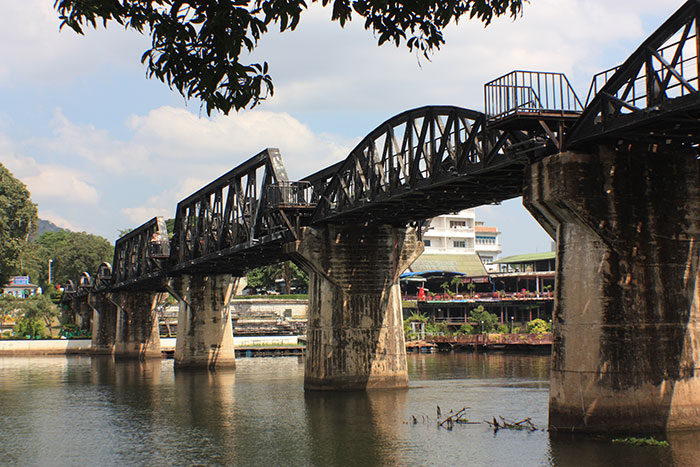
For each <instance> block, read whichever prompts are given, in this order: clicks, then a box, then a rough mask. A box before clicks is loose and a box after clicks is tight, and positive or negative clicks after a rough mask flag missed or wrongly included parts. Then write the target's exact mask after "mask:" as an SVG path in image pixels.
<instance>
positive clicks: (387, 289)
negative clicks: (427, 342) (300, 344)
mask: <svg viewBox="0 0 700 467" xmlns="http://www.w3.org/2000/svg"><path fill="white" fill-rule="evenodd" d="M289 247H290V248H289V250H290V251H289V253H291V254H292V257H293V258H294V259H295V261H296V262H298V263H300V264H302V265H303V266H304V268H305V269H306V270H307V271H310V276H309V320H308V329H307V348H306V359H305V365H306V367H305V375H304V388H305V389H307V390H309V389H311V390H315V389H322V390H351V389H354V390H365V389H371V388H402V387H406V386H407V385H408V373H407V367H406V347H405V342H404V335H403V316H402V310H401V293H400V289H399V285H398V280H399V275H400V274H401V273H402V272H403V271H404V270H405V269H406V268H407V267H408V266H409V265H410V264H411V263H412V262H413V261H415V260H416V258H418V256H420V254H421V253H422V251H423V244H422V243H421V242H419V241H418V237H417V235H416V231H415V229H412V228H397V227H392V226H389V225H381V226H357V225H352V226H338V225H328V226H325V227H320V228H312V227H306V228H304V230H303V233H302V240H301V241H300V242H297V243H295V244H292V245H289ZM292 250H293V251H292Z"/></svg>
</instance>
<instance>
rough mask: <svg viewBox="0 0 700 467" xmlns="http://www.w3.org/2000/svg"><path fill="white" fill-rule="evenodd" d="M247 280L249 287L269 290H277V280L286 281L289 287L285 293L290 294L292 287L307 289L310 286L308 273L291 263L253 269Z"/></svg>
mask: <svg viewBox="0 0 700 467" xmlns="http://www.w3.org/2000/svg"><path fill="white" fill-rule="evenodd" d="M246 279H247V281H248V286H249V287H252V288H254V289H267V290H270V289H275V288H276V286H277V282H276V281H277V279H284V282H285V285H286V286H287V290H286V291H285V293H290V290H289V287H291V286H297V287H298V286H302V287H307V286H308V284H309V278H308V276H307V275H306V273H305V272H304V271H303V270H302V269H300V268H299V267H298V266H297V265H296V264H294V263H292V262H291V261H287V262H285V263H277V264H271V265H269V266H263V267H259V268H255V269H252V270H251V271H250V272H249V273H248V274H247V275H246Z"/></svg>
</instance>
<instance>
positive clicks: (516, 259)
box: [494, 251, 557, 264]
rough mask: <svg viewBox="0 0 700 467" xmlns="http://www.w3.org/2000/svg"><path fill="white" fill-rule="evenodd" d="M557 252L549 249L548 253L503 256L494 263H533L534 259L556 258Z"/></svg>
mask: <svg viewBox="0 0 700 467" xmlns="http://www.w3.org/2000/svg"><path fill="white" fill-rule="evenodd" d="M556 256H557V254H556V252H554V251H548V252H546V253H530V254H527V255H515V256H508V257H506V258H501V259H499V260H496V261H494V263H499V264H513V263H531V262H533V261H542V260H545V259H554V258H556Z"/></svg>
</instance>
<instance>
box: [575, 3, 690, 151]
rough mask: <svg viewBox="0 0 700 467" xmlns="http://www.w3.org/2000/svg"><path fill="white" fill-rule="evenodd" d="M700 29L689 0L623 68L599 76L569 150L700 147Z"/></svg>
mask: <svg viewBox="0 0 700 467" xmlns="http://www.w3.org/2000/svg"><path fill="white" fill-rule="evenodd" d="M699 29H700V1H698V0H689V1H687V2H686V3H685V4H684V5H683V6H682V7H681V8H679V9H678V10H677V11H676V12H675V13H674V14H673V15H672V16H671V17H670V18H669V19H668V20H667V21H666V22H665V23H664V24H662V25H661V26H660V27H659V28H658V29H657V30H656V31H654V33H653V34H652V35H651V36H649V37H648V38H647V39H646V40H645V41H644V42H643V43H642V45H641V46H640V47H639V48H638V49H637V50H636V51H635V52H634V53H633V54H632V55H630V57H629V58H628V59H627V60H626V61H625V62H624V63H623V64H622V65H620V66H617V67H615V68H611V69H609V70H606V71H603V72H601V73H598V74H597V75H596V76H595V77H594V78H593V81H592V82H591V87H590V89H589V92H588V97H587V99H586V108H585V110H584V112H583V114H582V115H581V117H580V118H579V120H578V121H577V122H576V124H575V125H574V127H573V128H572V129H571V131H570V132H569V134H568V135H567V147H578V146H581V145H585V144H588V143H595V144H600V143H604V142H614V143H616V144H619V143H620V142H623V144H637V145H639V144H642V145H650V144H651V145H654V148H655V147H656V146H658V145H673V146H676V147H680V146H685V147H697V145H698V144H700V131H698V129H699V128H700V126H699V125H698V119H699V118H700V78H699V76H700V60H699V59H698V51H699V50H700V36H699V34H698V31H699ZM654 150H655V149H654Z"/></svg>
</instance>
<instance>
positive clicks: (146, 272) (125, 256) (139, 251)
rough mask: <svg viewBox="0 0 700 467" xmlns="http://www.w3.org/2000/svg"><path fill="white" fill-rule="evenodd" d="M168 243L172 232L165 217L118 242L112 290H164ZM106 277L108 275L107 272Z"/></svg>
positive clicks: (112, 273) (144, 225)
mask: <svg viewBox="0 0 700 467" xmlns="http://www.w3.org/2000/svg"><path fill="white" fill-rule="evenodd" d="M167 242H168V231H167V227H166V226H165V219H164V218H162V217H154V218H153V219H151V220H150V221H148V222H146V223H144V224H143V225H141V226H139V227H137V228H136V229H134V230H132V231H131V232H129V233H127V234H126V235H124V236H123V237H120V238H119V239H117V243H116V245H115V246H114V268H113V270H112V271H111V288H112V290H126V289H128V290H139V289H145V290H156V291H162V290H164V289H163V287H164V284H163V279H164V277H165V274H164V272H163V265H162V258H164V257H165V258H167V257H168V253H169V252H168V249H169V246H168V243H167ZM104 264H105V263H103V265H104ZM101 269H102V268H101ZM102 273H103V275H104V274H107V271H104V270H103V271H102Z"/></svg>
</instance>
